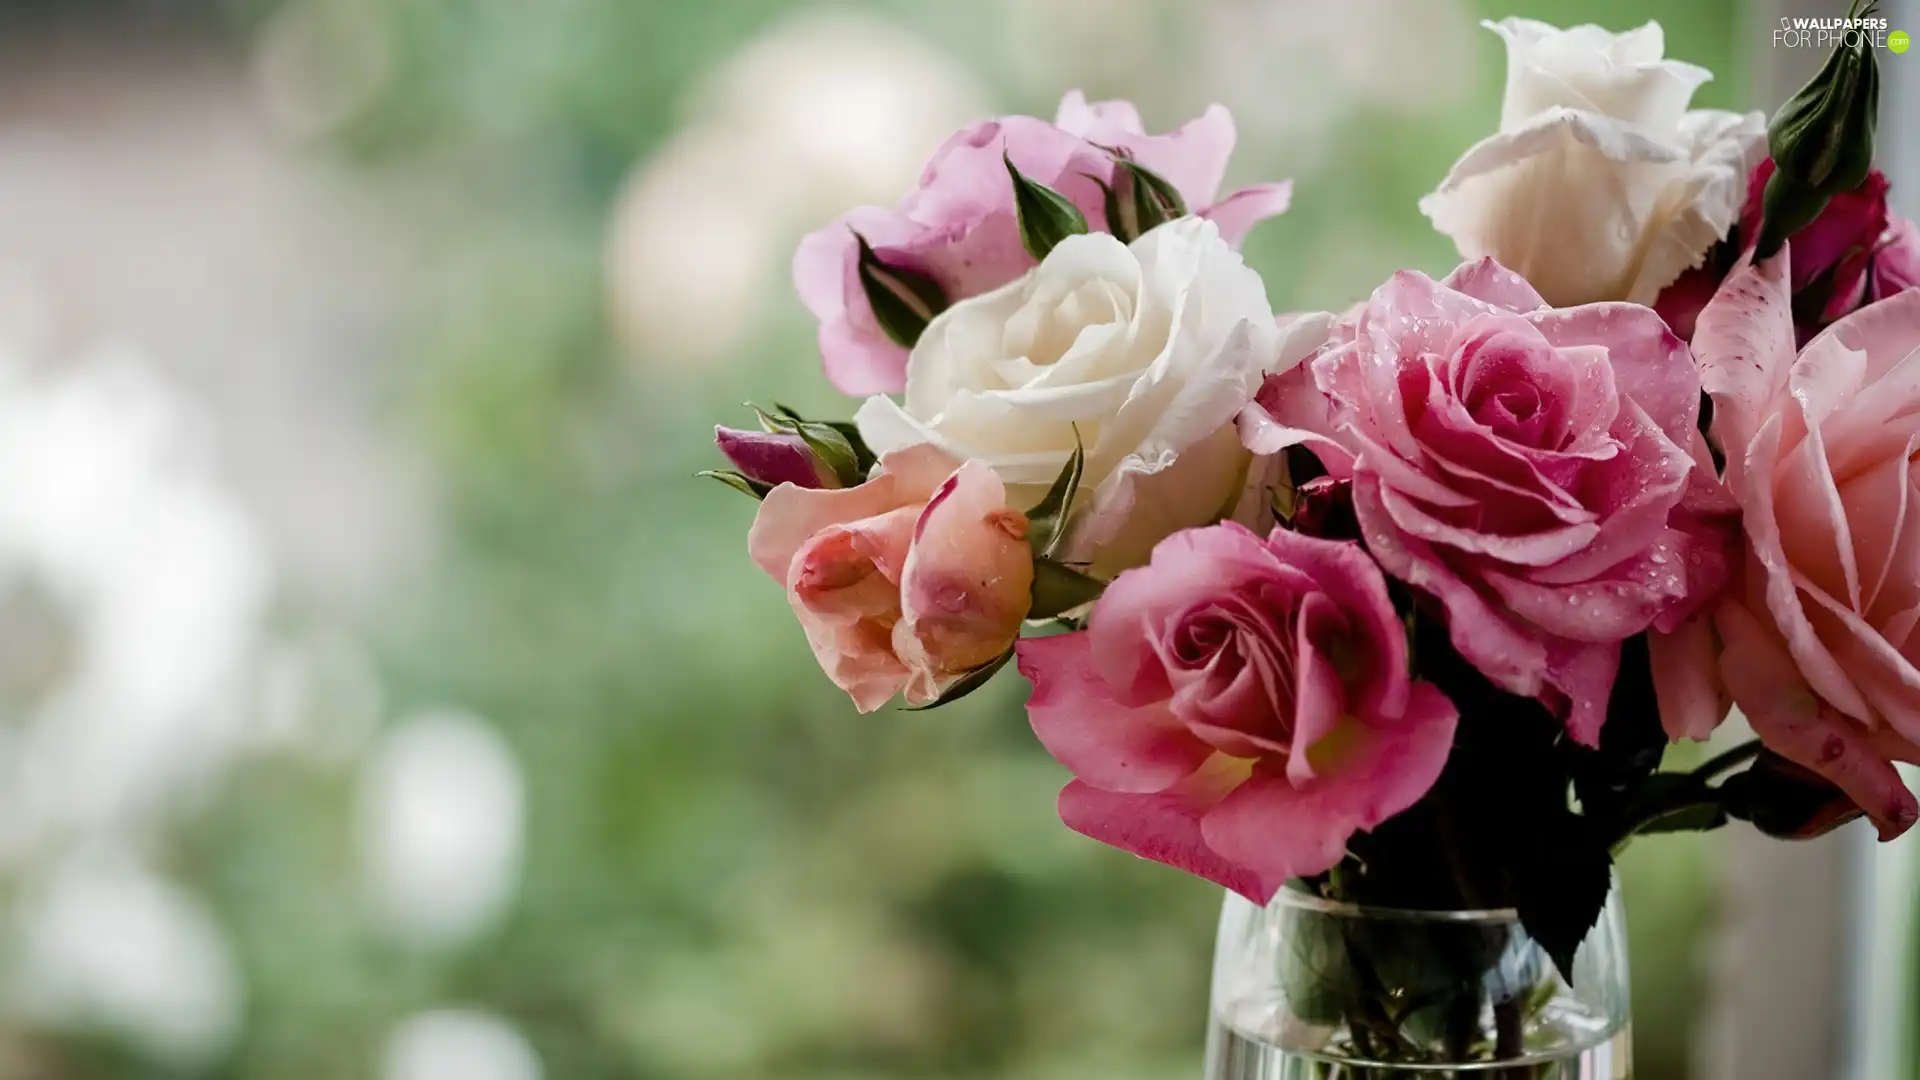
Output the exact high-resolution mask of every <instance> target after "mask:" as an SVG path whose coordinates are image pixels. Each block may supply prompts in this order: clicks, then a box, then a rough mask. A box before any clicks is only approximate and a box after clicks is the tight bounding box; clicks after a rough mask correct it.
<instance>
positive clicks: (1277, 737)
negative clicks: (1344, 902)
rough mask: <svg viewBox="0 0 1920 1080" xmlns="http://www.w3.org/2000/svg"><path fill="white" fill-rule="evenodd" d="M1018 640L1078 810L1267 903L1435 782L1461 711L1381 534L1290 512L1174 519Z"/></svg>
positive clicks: (1034, 704) (1035, 709)
mask: <svg viewBox="0 0 1920 1080" xmlns="http://www.w3.org/2000/svg"><path fill="white" fill-rule="evenodd" d="M1019 656H1020V672H1021V674H1023V675H1025V676H1026V677H1027V678H1028V679H1030V680H1032V682H1033V697H1032V698H1031V699H1030V700H1029V701H1028V702H1027V716H1028V719H1029V720H1031V721H1032V723H1033V730H1034V732H1035V733H1036V734H1037V735H1039V737H1040V741H1041V742H1042V743H1045V744H1046V747H1047V750H1048V752H1049V753H1051V754H1052V755H1053V756H1054V757H1055V758H1057V759H1058V760H1059V761H1060V763H1061V764H1063V765H1065V766H1066V767H1067V768H1069V769H1072V770H1073V772H1074V775H1075V777H1076V779H1075V780H1074V781H1073V782H1072V783H1070V784H1068V785H1067V787H1066V789H1065V790H1063V791H1062V792H1061V793H1060V817H1061V818H1062V819H1063V820H1064V821H1065V822H1066V823H1067V825H1068V826H1070V827H1071V828H1073V829H1075V830H1077V831H1079V832H1082V833H1085V834H1086V835H1088V836H1091V837H1093V838H1094V839H1096V840H1100V841H1102V842H1104V843H1108V844H1112V845H1113V846H1115V847H1118V848H1121V849H1123V850H1126V851H1130V852H1133V853H1134V854H1136V855H1141V856H1144V857H1146V858H1149V859H1155V860H1158V861H1160V862H1164V863H1167V864H1168V865H1170V866H1176V867H1179V868H1180V869H1182V870H1187V871H1190V872H1192V873H1195V874H1198V875H1200V876H1201V877H1204V878H1207V879H1208V880H1210V881H1214V882H1218V883H1219V884H1221V885H1224V886H1226V887H1227V888H1229V889H1232V890H1233V891H1235V892H1237V893H1240V894H1241V895H1243V896H1245V897H1247V898H1248V899H1250V900H1253V901H1255V902H1256V903H1265V902H1266V901H1267V900H1268V899H1269V898H1270V897H1272V895H1273V893H1274V890H1276V889H1278V888H1279V887H1280V886H1281V884H1282V883H1283V882H1285V881H1286V880H1287V879H1288V878H1290V877H1297V876H1300V875H1305V874H1316V873H1319V872H1320V871H1322V870H1326V869H1328V868H1329V867H1331V866H1333V865H1334V864H1335V863H1337V862H1339V861H1340V859H1341V857H1342V856H1343V855H1344V854H1345V852H1346V845H1347V840H1348V838H1349V837H1351V836H1352V835H1353V834H1354V832H1355V831H1356V830H1361V829H1372V828H1374V827H1375V826H1377V825H1379V824H1380V823H1381V822H1383V821H1385V820H1386V819H1388V818H1390V817H1392V816H1393V815H1395V814H1397V813H1399V812H1400V811H1402V810H1405V809H1406V808H1407V807H1409V806H1411V805H1413V804H1414V803H1415V802H1416V801H1418V800H1419V798H1420V797H1421V796H1422V795H1424V794H1426V792H1427V790H1428V789H1429V788H1431V787H1432V786H1433V783H1434V781H1435V780H1436V779H1438V778H1439V776H1440V770H1441V768H1442V767H1443V766H1444V765H1445V764H1446V760H1447V753H1448V751H1449V750H1450V749H1451V747H1452V744H1453V729H1454V723H1455V721H1456V720H1457V718H1458V717H1457V713H1456V712H1455V710H1454V707H1453V703H1452V702H1450V701H1448V700H1447V698H1446V696H1445V695H1444V694H1442V693H1441V692H1440V691H1439V690H1437V689H1435V688H1434V687H1433V686H1432V685H1431V684H1429V683H1425V682H1417V681H1414V680H1413V679H1412V678H1411V677H1410V676H1409V675H1408V671H1407V642H1406V633H1405V630H1404V629H1403V628H1402V626H1401V624H1400V620H1399V618H1398V617H1397V616H1396V615H1395V614H1394V610H1393V605H1392V603H1391V602H1390V601H1389V600H1388V598H1387V584H1386V580H1385V579H1384V578H1383V577H1381V575H1380V569H1379V567H1377V566H1375V565H1374V563H1373V560H1371V559H1369V558H1368V557H1367V554H1366V552H1364V551H1362V550H1361V549H1360V546H1359V545H1358V544H1354V543H1350V542H1342V541H1335V540H1320V539H1315V538H1312V537H1307V536H1302V535H1300V534H1298V533H1293V532H1288V531H1286V530H1284V529H1279V530H1275V531H1274V533H1273V535H1272V536H1270V537H1269V538H1268V539H1266V540H1264V541H1263V540H1261V539H1260V537H1259V536H1258V535H1257V534H1255V533H1253V532H1251V531H1249V530H1248V529H1246V528H1244V527H1242V526H1239V525H1235V524H1232V523H1227V524H1221V525H1214V526H1210V527H1208V528H1203V529H1189V530H1187V531H1185V532H1179V533H1175V534H1174V535H1172V536H1170V537H1168V538H1167V539H1165V540H1163V541H1161V542H1160V544H1159V546H1157V547H1155V548H1154V551H1153V560H1152V562H1151V563H1150V564H1148V565H1147V566H1144V567H1140V568H1138V569H1135V570H1129V571H1127V572H1126V573H1123V574H1121V575H1120V576H1119V577H1118V578H1117V579H1115V581H1114V582H1113V584H1112V585H1110V586H1108V587H1107V590H1106V593H1105V594H1104V595H1103V596H1101V598H1100V600H1099V601H1098V602H1097V603H1096V604H1095V605H1094V608H1093V614H1092V617H1091V620H1090V622H1089V624H1088V628H1087V629H1086V630H1083V631H1080V632H1078V633H1072V634H1061V635H1059V636H1057V637H1048V638H1029V639H1027V640H1025V641H1022V642H1021V643H1020V646H1019Z"/></svg>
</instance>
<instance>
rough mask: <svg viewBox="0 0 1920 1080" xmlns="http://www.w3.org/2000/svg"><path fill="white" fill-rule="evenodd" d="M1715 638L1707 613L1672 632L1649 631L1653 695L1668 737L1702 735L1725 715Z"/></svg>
mask: <svg viewBox="0 0 1920 1080" xmlns="http://www.w3.org/2000/svg"><path fill="white" fill-rule="evenodd" d="M1718 645H1719V643H1718V642H1717V641H1715V639H1714V632H1713V619H1712V617H1711V616H1710V615H1709V614H1707V613H1702V614H1700V615H1696V616H1695V617H1693V618H1691V619H1688V620H1687V621H1686V622H1684V623H1681V624H1680V626H1679V627H1677V628H1676V629H1675V630H1674V632H1673V633H1671V634H1663V633H1659V632H1657V631H1656V632H1653V633H1650V634H1649V635H1648V636H1647V654H1648V660H1649V661H1650V666H1651V668H1652V671H1653V692H1654V699H1655V701H1657V702H1658V703H1659V708H1660V724H1661V726H1662V727H1664V728H1665V729H1666V731H1667V737H1668V738H1669V739H1672V740H1674V741H1675V742H1678V741H1680V740H1681V739H1695V740H1702V739H1705V738H1707V737H1708V736H1709V735H1712V734H1713V730H1714V729H1715V728H1717V727H1719V726H1720V721H1721V720H1724V719H1726V715H1727V707H1728V704H1729V701H1730V699H1729V698H1728V695H1727V690H1726V684H1725V683H1724V682H1723V681H1722V680H1721V678H1720V667H1719V658H1718V657H1717V656H1716V655H1715V654H1716V652H1717V650H1718Z"/></svg>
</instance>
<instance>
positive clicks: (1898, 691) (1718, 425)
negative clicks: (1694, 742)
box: [1669, 240, 1920, 837]
mask: <svg viewBox="0 0 1920 1080" xmlns="http://www.w3.org/2000/svg"><path fill="white" fill-rule="evenodd" d="M1798 256H1799V241H1797V240H1795V241H1793V242H1791V243H1789V244H1788V246H1787V249H1786V250H1785V251H1783V252H1782V253H1781V254H1779V255H1777V256H1775V257H1774V258H1772V259H1769V260H1767V261H1766V262H1764V263H1762V264H1760V265H1759V266H1757V267H1756V266H1752V265H1748V264H1745V263H1743V264H1742V265H1740V266H1738V267H1736V269H1735V271H1734V273H1733V274H1732V275H1731V276H1730V277H1729V278H1728V279H1727V283H1726V285H1725V286H1724V287H1723V288H1722V289H1721V290H1720V294H1719V295H1718V296H1717V297H1715V299H1714V301H1713V302H1712V303H1711V304H1709V305H1707V308H1706V310H1705V311H1703V312H1701V314H1700V326H1699V332H1698V334H1697V335H1696V336H1695V338H1694V341H1695V344H1696V354H1697V356H1698V357H1699V361H1700V368H1701V372H1702V376H1703V378H1704V381H1705V383H1706V389H1707V391H1708V392H1709V393H1711V394H1712V395H1713V402H1714V411H1713V436H1714V438H1715V440H1716V441H1717V442H1718V443H1719V445H1720V447H1721V448H1722V449H1723V450H1724V452H1725V454H1726V482H1727V487H1728V489H1729V490H1730V491H1731V492H1732V495H1733V497H1734V498H1735V499H1736V500H1737V501H1738V503H1739V506H1740V509H1741V511H1742V522H1743V524H1744V526H1745V530H1746V544H1745V548H1746V550H1745V558H1744V565H1743V568H1742V571H1741V574H1740V577H1741V581H1740V582H1739V583H1738V584H1737V585H1736V586H1735V587H1734V588H1732V589H1730V590H1729V592H1728V594H1727V596H1726V598H1725V600H1724V602H1723V603H1722V604H1721V605H1720V607H1719V608H1718V609H1717V610H1716V611H1715V613H1714V627H1715V629H1716V630H1717V631H1718V634H1719V638H1720V641H1721V643H1722V644H1723V648H1724V651H1723V652H1722V653H1721V654H1720V657H1719V660H1720V663H1719V665H1718V675H1719V676H1720V678H1721V679H1722V680H1723V681H1724V685H1725V688H1726V690H1727V691H1728V692H1729V693H1730V694H1731V696H1732V698H1733V701H1734V702H1735V703H1736V704H1738V705H1739V706H1740V710H1741V711H1742V712H1743V713H1745V714H1746V717H1747V720H1748V722H1749V723H1751V724H1752V725H1753V730H1754V732H1755V733H1756V734H1758V735H1759V736H1760V740H1761V742H1763V743H1765V744H1766V745H1767V746H1768V747H1769V748H1771V749H1772V750H1774V751H1775V752H1776V753H1778V754H1780V755H1781V756H1782V757H1785V758H1787V759H1789V760H1791V761H1793V762H1795V763H1797V764H1799V765H1802V766H1805V767H1806V768H1809V769H1812V770H1814V771H1815V772H1818V773H1820V774H1821V775H1823V776H1825V777H1826V778H1827V779H1829V780H1831V781H1833V783H1834V784H1836V785H1838V786H1839V787H1840V788H1841V789H1842V790H1843V791H1845V792H1846V793H1847V794H1848V795H1849V796H1850V797H1852V799H1853V800H1854V802H1855V803H1857V804H1858V805H1859V806H1860V808H1861V809H1862V810H1864V811H1866V813H1867V814H1868V815H1869V816H1871V817H1872V818H1873V820H1874V822H1875V823H1876V824H1877V825H1879V827H1880V833H1881V835H1882V836H1883V837H1890V836H1893V835H1897V834H1899V833H1900V832H1902V831H1904V830H1905V829H1906V828H1907V827H1908V826H1910V825H1912V824H1913V821H1914V819H1915V817H1916V815H1920V806H1916V804H1915V801H1914V798H1913V796H1912V795H1911V794H1910V793H1909V792H1908V791H1907V789H1906V788H1905V786H1904V785H1903V784H1902V783H1901V782H1900V777H1899V774H1898V773H1896V772H1895V771H1894V768H1893V766H1892V765H1891V764H1890V762H1892V761H1916V760H1920V635H1916V634H1915V632H1914V631H1915V626H1916V624H1920V470H1917V469H1916V466H1915V463H1914V458H1915V456H1916V455H1917V454H1920V290H1909V291H1906V292H1902V293H1899V294H1898V295H1896V296H1894V297H1892V298H1890V299H1887V300H1882V301H1880V302H1878V303H1875V304H1870V305H1868V306H1867V307H1864V308H1861V309H1860V310H1859V311H1856V312H1854V313H1853V314H1851V315H1848V316H1846V317H1845V318H1843V319H1841V320H1840V321H1838V322H1836V323H1834V324H1833V325H1832V326H1831V327H1828V328H1827V329H1826V330H1825V331H1824V332H1822V333H1821V334H1820V335H1819V336H1817V337H1815V338H1814V339H1813V340H1812V341H1811V342H1809V343H1808V344H1807V346H1806V348H1804V349H1802V350H1799V351H1798V353H1797V355H1796V351H1795V348H1794V329H1793V307H1792V295H1791V294H1792V286H1791V281H1792V275H1791V274H1790V271H1789V265H1790V262H1789V260H1790V259H1797V257H1798ZM1673 722H1674V721H1673V719H1669V723H1670V724H1672V723H1673ZM1687 726H1689V727H1694V728H1695V729H1696V733H1697V728H1698V727H1699V726H1700V725H1695V724H1688V725H1687Z"/></svg>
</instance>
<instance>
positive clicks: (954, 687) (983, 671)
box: [904, 649, 1013, 712]
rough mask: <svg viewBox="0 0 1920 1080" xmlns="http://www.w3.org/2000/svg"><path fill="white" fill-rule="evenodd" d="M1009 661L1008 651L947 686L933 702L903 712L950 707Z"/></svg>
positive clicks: (1010, 654) (982, 684)
mask: <svg viewBox="0 0 1920 1080" xmlns="http://www.w3.org/2000/svg"><path fill="white" fill-rule="evenodd" d="M1011 659H1013V650H1012V649H1008V650H1007V651H1006V652H1003V653H1001V654H1000V655H999V656H996V657H994V658H993V659H992V660H989V661H987V662H986V663H984V664H981V665H980V666H979V667H977V668H974V669H973V670H972V671H969V672H967V673H966V674H965V675H962V676H960V678H959V679H957V680H955V681H954V682H953V683H951V684H949V685H948V686H947V688H946V690H945V691H943V692H942V693H941V694H940V696H939V697H938V698H936V699H934V700H933V701H929V702H927V703H926V704H925V705H908V706H905V707H904V711H906V712H926V711H927V710H928V709H937V708H939V707H940V706H942V705H951V704H953V703H954V702H956V701H959V700H960V699H961V698H963V697H966V696H967V695H968V694H971V693H973V692H974V691H975V690H978V689H980V688H981V687H983V686H985V685H987V680H989V679H991V678H993V676H994V674H995V673H996V672H998V671H999V670H1000V669H1001V668H1003V667H1006V666H1007V661H1009V660H1011Z"/></svg>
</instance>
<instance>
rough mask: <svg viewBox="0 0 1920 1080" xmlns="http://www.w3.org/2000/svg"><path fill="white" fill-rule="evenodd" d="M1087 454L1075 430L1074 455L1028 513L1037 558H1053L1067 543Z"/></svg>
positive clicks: (1028, 534) (1029, 533) (1028, 533)
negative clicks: (1074, 498) (1074, 501)
mask: <svg viewBox="0 0 1920 1080" xmlns="http://www.w3.org/2000/svg"><path fill="white" fill-rule="evenodd" d="M1086 467H1087V454H1086V450H1085V449H1084V448H1083V447H1082V446H1081V445H1080V429H1079V428H1078V427H1075V428H1074V429H1073V456H1072V457H1069V458H1068V459H1067V463H1066V465H1065V466H1063V467H1062V468H1061V470H1060V475H1059V476H1056V477H1054V479H1053V486H1052V487H1049V488H1048V489H1047V494H1046V495H1045V497H1043V498H1042V499H1041V500H1040V502H1039V503H1038V504H1037V505H1035V506H1034V508H1033V509H1031V510H1029V511H1027V543H1028V544H1029V545H1031V546H1032V547H1033V554H1034V558H1036V559H1047V558H1051V557H1052V556H1053V555H1054V554H1055V553H1056V552H1058V551H1059V550H1060V548H1061V546H1062V545H1063V544H1064V543H1065V542H1066V537H1067V532H1068V529H1067V526H1068V523H1069V521H1070V519H1071V516H1072V513H1073V497H1074V495H1075V494H1077V493H1078V492H1079V490H1080V477H1081V474H1082V473H1084V472H1085V471H1086Z"/></svg>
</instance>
